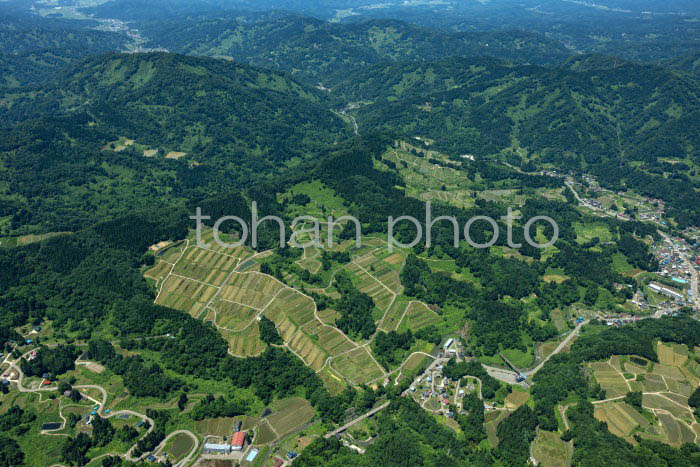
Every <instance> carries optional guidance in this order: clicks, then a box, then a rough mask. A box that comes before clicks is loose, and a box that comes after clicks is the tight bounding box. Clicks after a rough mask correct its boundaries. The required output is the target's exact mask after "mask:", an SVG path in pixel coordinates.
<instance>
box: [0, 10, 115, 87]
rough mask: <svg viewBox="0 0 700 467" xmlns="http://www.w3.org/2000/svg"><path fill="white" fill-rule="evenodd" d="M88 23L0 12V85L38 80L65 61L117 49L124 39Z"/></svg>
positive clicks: (13, 84)
mask: <svg viewBox="0 0 700 467" xmlns="http://www.w3.org/2000/svg"><path fill="white" fill-rule="evenodd" d="M0 11H2V10H0ZM91 26H94V24H92V22H87V21H65V20H54V19H46V18H40V17H38V16H35V15H29V14H27V13H16V14H1V13H0V87H1V86H10V87H17V86H21V85H25V84H31V83H36V82H39V81H41V80H43V79H45V78H47V77H49V76H50V75H51V74H52V73H54V72H55V71H56V70H57V69H58V68H60V67H61V66H63V65H65V64H67V63H71V62H73V61H75V60H77V59H80V58H82V57H85V56H87V55H90V54H96V53H103V52H107V51H116V50H119V49H121V48H123V46H124V44H125V43H126V42H127V37H126V36H125V35H123V34H117V33H112V32H103V31H96V30H93V29H90V27H91Z"/></svg>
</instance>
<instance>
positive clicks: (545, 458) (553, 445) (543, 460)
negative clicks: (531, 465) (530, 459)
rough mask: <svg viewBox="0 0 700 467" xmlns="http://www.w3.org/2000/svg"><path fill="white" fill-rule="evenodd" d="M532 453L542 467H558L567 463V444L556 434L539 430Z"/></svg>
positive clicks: (568, 450) (568, 449)
mask: <svg viewBox="0 0 700 467" xmlns="http://www.w3.org/2000/svg"><path fill="white" fill-rule="evenodd" d="M532 452H533V456H534V458H535V459H536V460H537V462H538V465H541V466H542V467H560V466H562V465H567V464H568V462H569V457H570V455H569V454H570V448H569V443H567V442H566V441H563V440H562V439H561V437H560V435H559V433H558V432H552V431H545V430H539V431H538V434H537V438H536V439H535V445H534V447H533V451H532Z"/></svg>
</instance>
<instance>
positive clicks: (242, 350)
mask: <svg viewBox="0 0 700 467" xmlns="http://www.w3.org/2000/svg"><path fill="white" fill-rule="evenodd" d="M219 332H220V333H221V335H222V336H223V338H224V339H226V341H227V342H228V348H229V350H230V351H231V353H233V354H234V355H236V356H239V357H250V356H253V355H259V354H260V353H262V351H263V350H265V343H264V342H263V341H262V340H261V339H260V327H259V326H258V322H257V320H255V321H253V323H252V324H251V325H250V326H249V327H248V328H246V329H245V330H243V331H238V332H233V331H227V330H226V329H219Z"/></svg>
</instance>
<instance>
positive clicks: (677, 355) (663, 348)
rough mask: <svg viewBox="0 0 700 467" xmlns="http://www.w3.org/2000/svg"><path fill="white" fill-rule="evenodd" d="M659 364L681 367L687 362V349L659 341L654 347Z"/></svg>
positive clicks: (683, 346) (679, 345)
mask: <svg viewBox="0 0 700 467" xmlns="http://www.w3.org/2000/svg"><path fill="white" fill-rule="evenodd" d="M656 352H657V354H658V355H659V363H661V364H663V365H669V366H677V367H682V366H683V365H684V364H685V362H686V361H687V360H688V347H687V346H685V345H681V344H664V343H663V342H661V341H659V342H658V343H657V345H656Z"/></svg>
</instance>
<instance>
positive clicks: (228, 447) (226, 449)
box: [204, 420, 247, 454]
mask: <svg viewBox="0 0 700 467" xmlns="http://www.w3.org/2000/svg"><path fill="white" fill-rule="evenodd" d="M242 426H243V422H241V421H240V420H237V421H236V423H235V424H234V428H233V430H234V432H233V436H232V437H231V442H230V443H221V444H219V443H206V444H205V445H204V453H205V454H231V453H232V452H235V451H243V448H244V447H245V444H246V436H247V432H245V431H242V430H241V427H242Z"/></svg>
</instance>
